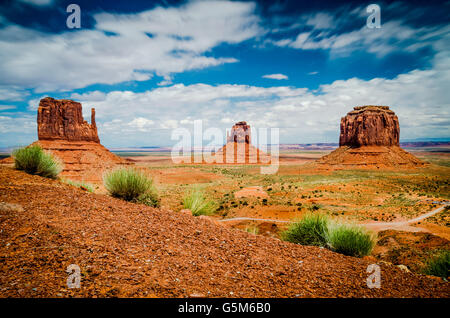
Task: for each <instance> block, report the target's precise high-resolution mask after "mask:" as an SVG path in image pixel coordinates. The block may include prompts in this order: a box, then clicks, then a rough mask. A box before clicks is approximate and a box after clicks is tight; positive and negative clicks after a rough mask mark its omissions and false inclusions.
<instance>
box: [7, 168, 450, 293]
mask: <svg viewBox="0 0 450 318" xmlns="http://www.w3.org/2000/svg"><path fill="white" fill-rule="evenodd" d="M0 202H6V203H9V208H8V207H5V205H2V209H1V210H0V222H1V228H2V231H1V232H0V241H1V244H0V272H1V273H2V274H1V275H0V286H1V289H0V296H2V297H67V296H87V297H92V296H100V297H103V296H104V297H108V296H120V297H126V296H129V297H146V296H158V297H184V296H186V297H189V296H206V297H220V296H222V297H449V296H450V289H449V287H448V286H449V285H448V283H446V282H443V281H442V280H441V279H437V278H430V277H427V276H423V275H418V274H414V273H404V272H402V271H401V270H400V269H398V268H397V267H395V266H389V265H385V264H381V265H380V266H381V275H382V280H381V288H380V289H377V288H374V289H369V288H368V287H367V285H366V279H367V275H368V274H367V273H366V269H367V266H368V265H369V264H370V263H371V261H369V260H365V259H358V258H353V257H347V256H343V255H340V254H336V253H333V252H331V251H329V250H327V249H321V248H318V247H306V246H300V245H295V244H291V243H286V242H282V241H279V240H277V239H273V238H268V237H262V236H255V235H253V234H250V233H247V232H243V231H238V230H232V229H228V228H225V227H222V226H220V225H217V224H215V223H213V222H211V221H209V220H208V219H205V218H196V217H193V216H190V215H185V214H180V213H176V212H171V211H164V210H157V209H152V208H149V207H147V206H144V205H137V204H132V203H127V202H124V201H120V200H118V199H114V198H111V197H108V196H103V195H98V194H91V193H88V192H84V191H81V190H79V189H77V188H75V187H71V186H69V185H65V184H62V183H60V182H59V181H56V180H48V179H44V178H41V177H38V176H30V175H27V174H25V173H23V172H20V171H14V170H12V169H11V168H6V167H0ZM17 205H20V207H17ZM70 264H77V265H78V266H80V269H81V273H82V279H81V288H80V289H69V288H67V285H66V281H67V276H68V274H67V273H66V272H65V270H66V268H67V266H69V265H70Z"/></svg>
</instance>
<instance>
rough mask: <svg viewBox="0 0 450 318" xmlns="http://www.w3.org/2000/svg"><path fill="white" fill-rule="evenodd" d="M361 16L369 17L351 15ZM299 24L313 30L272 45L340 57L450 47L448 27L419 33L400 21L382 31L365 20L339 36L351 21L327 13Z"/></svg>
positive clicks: (359, 9) (383, 26)
mask: <svg viewBox="0 0 450 318" xmlns="http://www.w3.org/2000/svg"><path fill="white" fill-rule="evenodd" d="M361 12H364V14H365V15H366V13H365V10H362V9H361V8H358V10H356V11H354V12H350V13H349V14H350V15H352V16H355V17H356V15H357V14H363V13H361ZM347 18H348V17H347ZM407 18H408V15H405V19H407ZM299 20H301V21H305V24H306V25H307V26H310V28H309V29H308V28H307V29H303V30H302V32H300V33H298V34H297V36H296V37H295V38H294V39H292V38H284V39H277V40H272V41H269V42H271V43H273V44H274V45H277V46H281V47H283V46H288V47H292V48H297V49H302V50H316V49H323V50H330V52H331V53H332V54H339V55H348V54H350V53H352V52H353V51H357V50H363V51H367V52H370V53H373V54H376V55H377V56H378V57H382V56H385V55H387V54H389V53H391V52H393V51H397V50H399V49H403V50H405V51H409V52H414V51H417V50H419V49H421V48H423V47H426V46H431V47H433V48H434V49H435V50H436V51H439V48H438V46H440V45H442V42H447V43H448V41H449V40H448V37H449V34H450V26H448V25H436V26H433V27H421V28H417V29H416V28H413V27H411V26H409V25H407V24H406V22H405V21H400V20H391V21H387V22H382V25H381V28H380V29H369V28H368V27H367V26H366V25H365V20H364V21H362V24H361V27H360V28H359V29H356V30H352V31H346V32H341V33H339V32H336V30H339V29H340V28H341V25H343V24H344V23H345V22H346V21H348V19H344V18H343V16H342V15H340V14H336V15H334V16H333V15H331V14H330V13H326V12H318V13H315V14H312V15H311V14H307V15H303V16H301V17H299Z"/></svg>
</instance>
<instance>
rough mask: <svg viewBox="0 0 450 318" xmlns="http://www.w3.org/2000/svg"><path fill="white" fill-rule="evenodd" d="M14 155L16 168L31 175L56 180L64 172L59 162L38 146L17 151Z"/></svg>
mask: <svg viewBox="0 0 450 318" xmlns="http://www.w3.org/2000/svg"><path fill="white" fill-rule="evenodd" d="M12 155H13V157H14V167H15V168H16V169H17V170H23V171H25V172H26V173H29V174H36V175H39V176H42V177H46V178H51V179H55V178H56V177H57V175H58V174H59V173H60V172H61V170H62V165H61V164H60V163H59V161H58V160H57V159H56V158H55V157H53V156H52V155H51V154H50V153H46V152H44V150H42V148H41V147H40V146H38V145H34V146H30V147H25V148H20V149H16V150H15V151H14V152H13V154H12Z"/></svg>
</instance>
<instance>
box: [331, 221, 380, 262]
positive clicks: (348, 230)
mask: <svg viewBox="0 0 450 318" xmlns="http://www.w3.org/2000/svg"><path fill="white" fill-rule="evenodd" d="M327 241H328V245H329V247H330V248H331V250H333V251H335V252H337V253H341V254H344V255H349V256H357V257H362V256H366V255H369V254H370V253H371V252H372V249H373V248H374V246H375V243H376V242H375V238H374V235H373V234H372V233H371V232H369V231H367V230H365V229H364V228H362V227H360V226H357V225H352V224H342V223H334V224H330V226H329V227H328V234H327Z"/></svg>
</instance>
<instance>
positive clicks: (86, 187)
mask: <svg viewBox="0 0 450 318" xmlns="http://www.w3.org/2000/svg"><path fill="white" fill-rule="evenodd" d="M63 181H64V182H65V183H67V184H70V185H71V186H74V187H77V188H80V189H82V190H86V191H88V192H91V193H93V192H94V187H93V186H92V185H91V184H89V183H85V182H78V181H73V180H70V179H65V180H63Z"/></svg>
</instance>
